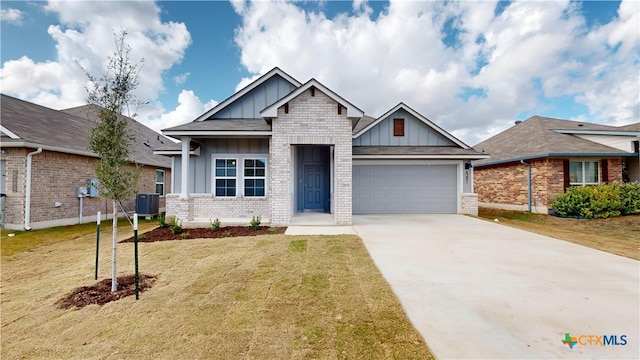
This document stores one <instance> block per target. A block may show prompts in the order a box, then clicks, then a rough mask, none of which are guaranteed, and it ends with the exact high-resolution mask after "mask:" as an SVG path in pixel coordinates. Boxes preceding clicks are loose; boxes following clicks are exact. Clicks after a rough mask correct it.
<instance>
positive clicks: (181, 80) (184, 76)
mask: <svg viewBox="0 0 640 360" xmlns="http://www.w3.org/2000/svg"><path fill="white" fill-rule="evenodd" d="M189 75H191V73H188V72H186V73H184V74H180V75H178V76H174V77H173V83H174V84H176V85H182V84H184V83H185V82H186V81H187V79H188V78H189Z"/></svg>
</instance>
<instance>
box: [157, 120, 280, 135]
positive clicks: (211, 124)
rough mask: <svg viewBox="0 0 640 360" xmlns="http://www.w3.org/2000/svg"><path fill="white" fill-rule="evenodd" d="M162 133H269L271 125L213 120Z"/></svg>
mask: <svg viewBox="0 0 640 360" xmlns="http://www.w3.org/2000/svg"><path fill="white" fill-rule="evenodd" d="M163 131H164V132H171V131H271V125H269V124H268V123H267V122H266V121H265V120H264V119H224V120H222V119H215V120H205V121H192V122H190V123H186V124H182V125H178V126H174V127H170V128H168V129H164V130H163Z"/></svg>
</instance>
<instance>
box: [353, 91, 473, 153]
mask: <svg viewBox="0 0 640 360" xmlns="http://www.w3.org/2000/svg"><path fill="white" fill-rule="evenodd" d="M400 109H403V110H405V111H407V112H408V113H409V114H411V115H413V116H414V117H415V118H417V119H418V120H420V121H422V122H423V123H425V124H426V125H427V126H429V127H431V128H432V129H434V130H435V131H437V132H439V133H440V134H441V135H442V136H444V137H446V138H447V139H449V140H451V141H453V142H454V143H455V144H456V145H458V146H460V147H461V148H463V149H471V146H469V145H467V144H465V143H464V142H462V141H461V140H460V139H458V138H456V137H455V136H453V135H451V134H449V132H447V131H445V130H444V129H443V128H441V127H440V126H438V125H437V124H435V123H434V122H432V121H431V120H429V119H427V118H426V117H424V116H422V114H420V113H419V112H417V111H415V110H413V109H412V108H410V107H409V106H408V105H407V104H405V103H402V102H401V103H399V104H398V105H396V106H394V107H393V108H392V109H391V110H389V111H387V112H386V113H384V114H383V115H382V116H380V117H379V118H377V119H376V121H374V122H372V123H371V124H369V125H368V126H366V127H365V128H364V129H362V130H360V131H358V133H356V134H354V135H353V136H352V138H354V139H355V138H357V137H359V136H360V135H362V134H364V133H365V132H367V131H369V130H370V129H371V128H373V127H374V126H376V125H378V124H379V123H380V122H381V121H382V120H384V119H386V118H387V117H389V116H390V115H391V114H393V113H394V112H396V111H398V110H400Z"/></svg>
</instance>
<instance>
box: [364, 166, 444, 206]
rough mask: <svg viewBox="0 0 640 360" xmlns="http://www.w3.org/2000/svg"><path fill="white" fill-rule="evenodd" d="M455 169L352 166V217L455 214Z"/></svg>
mask: <svg viewBox="0 0 640 360" xmlns="http://www.w3.org/2000/svg"><path fill="white" fill-rule="evenodd" d="M456 179H457V166H456V165H355V166H354V167H353V213H354V214H394V213H395V214H455V213H456V212H457V185H456V184H457V181H456Z"/></svg>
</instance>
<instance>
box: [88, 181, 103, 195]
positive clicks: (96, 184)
mask: <svg viewBox="0 0 640 360" xmlns="http://www.w3.org/2000/svg"><path fill="white" fill-rule="evenodd" d="M99 188H100V180H98V179H89V180H87V196H88V197H99V196H100V190H98V189H99Z"/></svg>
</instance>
